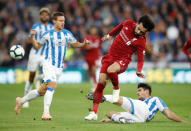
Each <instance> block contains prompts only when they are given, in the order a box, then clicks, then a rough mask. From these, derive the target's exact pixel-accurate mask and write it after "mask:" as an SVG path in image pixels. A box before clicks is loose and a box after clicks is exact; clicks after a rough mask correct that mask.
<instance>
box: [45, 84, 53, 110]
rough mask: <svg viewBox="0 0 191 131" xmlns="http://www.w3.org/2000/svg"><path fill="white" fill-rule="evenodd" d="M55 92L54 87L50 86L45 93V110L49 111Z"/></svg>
mask: <svg viewBox="0 0 191 131" xmlns="http://www.w3.org/2000/svg"><path fill="white" fill-rule="evenodd" d="M53 94H54V89H52V88H50V87H48V88H47V91H46V93H45V95H44V112H48V113H49V109H50V105H51V103H52V97H53Z"/></svg>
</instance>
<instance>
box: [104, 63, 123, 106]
mask: <svg viewBox="0 0 191 131" xmlns="http://www.w3.org/2000/svg"><path fill="white" fill-rule="evenodd" d="M119 71H120V65H119V64H118V63H117V62H114V63H113V64H112V65H110V66H109V67H108V68H107V74H108V77H109V79H110V80H111V82H112V84H113V98H112V99H113V102H114V103H115V102H117V101H118V99H119V93H120V89H119V80H118V74H117V72H119Z"/></svg>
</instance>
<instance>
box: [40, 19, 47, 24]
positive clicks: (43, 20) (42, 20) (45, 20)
mask: <svg viewBox="0 0 191 131" xmlns="http://www.w3.org/2000/svg"><path fill="white" fill-rule="evenodd" d="M40 21H41V22H42V23H47V22H48V21H49V20H48V19H40Z"/></svg>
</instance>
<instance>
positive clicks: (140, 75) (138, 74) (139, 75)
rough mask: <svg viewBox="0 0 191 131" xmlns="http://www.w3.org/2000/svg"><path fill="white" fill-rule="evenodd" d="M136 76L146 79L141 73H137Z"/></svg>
mask: <svg viewBox="0 0 191 131" xmlns="http://www.w3.org/2000/svg"><path fill="white" fill-rule="evenodd" d="M136 75H137V76H138V77H140V78H145V75H144V74H143V73H141V72H136Z"/></svg>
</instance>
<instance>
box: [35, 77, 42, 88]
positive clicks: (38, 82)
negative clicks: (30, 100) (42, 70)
mask: <svg viewBox="0 0 191 131" xmlns="http://www.w3.org/2000/svg"><path fill="white" fill-rule="evenodd" d="M43 77H44V75H43V74H38V75H37V76H36V86H35V88H36V89H39V88H40V84H41V80H42V79H43Z"/></svg>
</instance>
